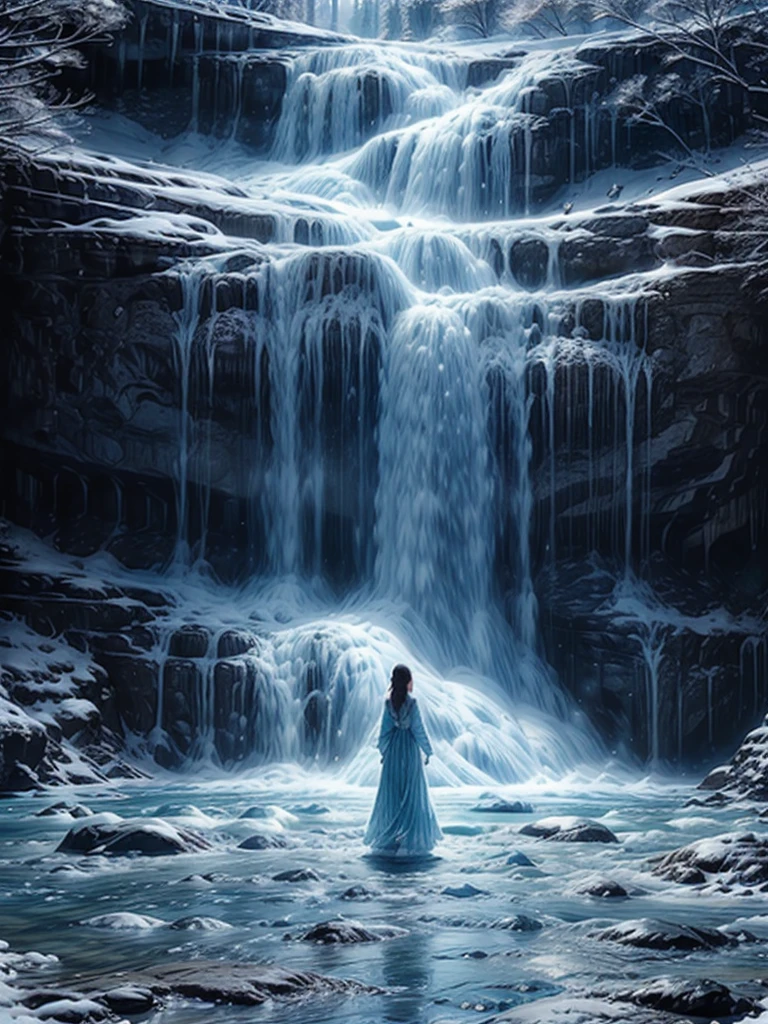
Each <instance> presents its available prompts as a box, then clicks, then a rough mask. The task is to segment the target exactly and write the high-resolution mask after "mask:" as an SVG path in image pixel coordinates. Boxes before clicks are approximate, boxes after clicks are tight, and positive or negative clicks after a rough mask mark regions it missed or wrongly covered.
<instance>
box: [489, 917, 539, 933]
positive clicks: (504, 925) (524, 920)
mask: <svg viewBox="0 0 768 1024" xmlns="http://www.w3.org/2000/svg"><path fill="white" fill-rule="evenodd" d="M490 927H491V928H495V929H497V930H498V931H505V932H538V931H541V929H542V928H543V927H544V925H543V924H542V922H541V921H539V920H538V918H535V917H529V916H528V915H527V914H514V915H513V916H512V917H502V918H500V919H499V920H498V921H494V922H493V923H492V924H491V926H490Z"/></svg>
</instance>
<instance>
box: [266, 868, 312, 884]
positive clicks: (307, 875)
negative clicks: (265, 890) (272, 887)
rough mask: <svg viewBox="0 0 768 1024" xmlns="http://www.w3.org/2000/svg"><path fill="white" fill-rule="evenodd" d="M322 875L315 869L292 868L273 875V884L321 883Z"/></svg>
mask: <svg viewBox="0 0 768 1024" xmlns="http://www.w3.org/2000/svg"><path fill="white" fill-rule="evenodd" d="M320 880H321V878H320V875H318V873H317V872H316V871H315V869H314V868H291V869H289V870H288V871H279V872H278V873H277V874H276V875H272V881H273V882H319V881H320Z"/></svg>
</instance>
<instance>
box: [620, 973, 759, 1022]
mask: <svg viewBox="0 0 768 1024" xmlns="http://www.w3.org/2000/svg"><path fill="white" fill-rule="evenodd" d="M613 998H615V999H618V1000H620V1001H622V1002H629V1003H634V1004H635V1005H636V1006H647V1007H650V1008H652V1009H654V1010H666V1011H667V1012H669V1013H679V1014H686V1015H690V1016H695V1017H703V1018H705V1019H707V1020H712V1019H714V1018H715V1017H733V1016H735V1015H736V1014H741V1013H750V1014H751V1013H753V1012H754V1011H755V1010H756V1009H757V1008H758V1005H757V1003H755V1002H754V1001H753V1000H752V999H746V998H744V997H743V996H740V995H737V994H735V993H733V992H732V991H731V990H730V989H729V988H727V987H726V986H725V985H721V984H720V983H719V982H717V981H710V980H709V979H706V978H704V979H702V978H656V979H654V980H653V981H650V982H648V983H647V984H645V985H641V986H640V987H639V988H634V989H623V990H622V991H619V992H616V993H615V994H614V996H613Z"/></svg>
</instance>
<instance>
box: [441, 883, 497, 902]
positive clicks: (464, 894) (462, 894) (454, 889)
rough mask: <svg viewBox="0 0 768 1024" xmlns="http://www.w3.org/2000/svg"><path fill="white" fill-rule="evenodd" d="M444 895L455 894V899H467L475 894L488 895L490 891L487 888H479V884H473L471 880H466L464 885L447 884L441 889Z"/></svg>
mask: <svg viewBox="0 0 768 1024" xmlns="http://www.w3.org/2000/svg"><path fill="white" fill-rule="evenodd" d="M441 892H442V894H443V896H453V897H454V899H460V900H467V899H472V897H474V896H487V895H488V893H487V891H486V890H485V889H478V888H477V886H474V885H472V884H471V883H470V882H465V883H464V885H446V887H445V888H444V889H441Z"/></svg>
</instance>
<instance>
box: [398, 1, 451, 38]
mask: <svg viewBox="0 0 768 1024" xmlns="http://www.w3.org/2000/svg"><path fill="white" fill-rule="evenodd" d="M403 15H404V17H403V22H404V25H403V37H404V38H405V39H428V38H429V37H430V36H432V35H434V34H435V32H436V31H437V29H438V28H440V26H441V24H442V20H443V16H442V9H441V5H440V0H404V4H403Z"/></svg>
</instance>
